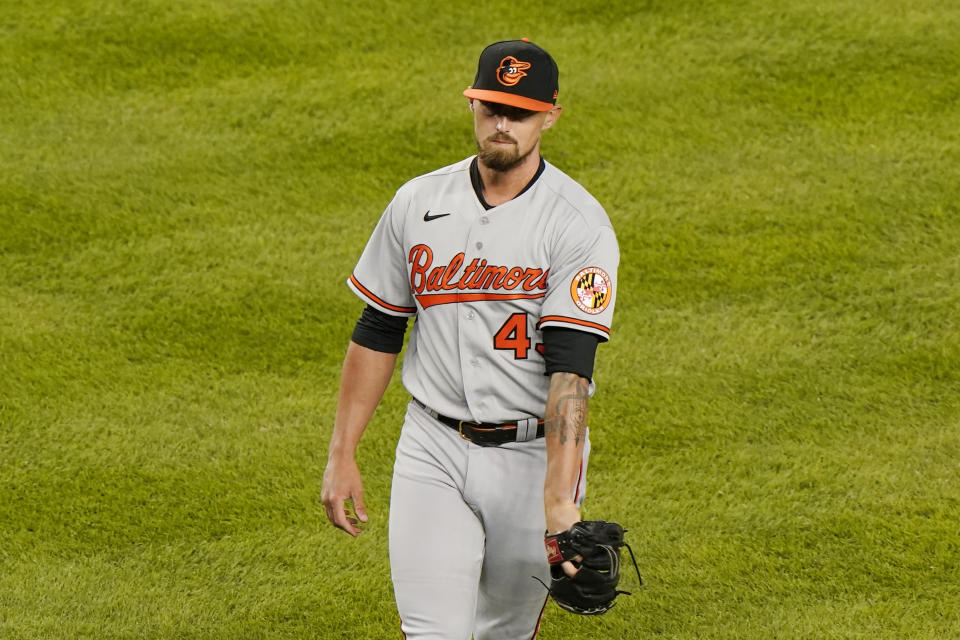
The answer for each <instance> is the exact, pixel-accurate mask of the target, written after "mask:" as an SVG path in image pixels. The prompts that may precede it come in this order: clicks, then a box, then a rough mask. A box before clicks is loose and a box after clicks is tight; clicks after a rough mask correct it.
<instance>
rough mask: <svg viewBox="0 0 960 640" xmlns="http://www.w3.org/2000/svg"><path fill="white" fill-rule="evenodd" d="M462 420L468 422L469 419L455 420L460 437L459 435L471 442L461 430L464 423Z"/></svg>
mask: <svg viewBox="0 0 960 640" xmlns="http://www.w3.org/2000/svg"><path fill="white" fill-rule="evenodd" d="M464 422H470V421H469V420H460V421H458V422H457V431H458V432H459V433H460V437H461V438H463V439H464V440H467V441H470V442H472V440H470V438H469V437H467V435H466V434H465V433H464V432H463V423H464ZM471 424H472V423H471Z"/></svg>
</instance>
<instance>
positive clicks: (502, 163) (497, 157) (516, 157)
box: [477, 133, 533, 172]
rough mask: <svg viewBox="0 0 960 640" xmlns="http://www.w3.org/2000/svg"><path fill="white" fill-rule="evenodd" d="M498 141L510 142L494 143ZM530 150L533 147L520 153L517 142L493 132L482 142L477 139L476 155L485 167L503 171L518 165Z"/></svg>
mask: <svg viewBox="0 0 960 640" xmlns="http://www.w3.org/2000/svg"><path fill="white" fill-rule="evenodd" d="M498 141H503V142H509V143H510V144H509V145H506V146H504V145H500V144H496V142H498ZM531 151H533V147H531V148H530V149H529V150H528V151H527V152H526V153H524V154H521V153H520V148H519V146H518V145H517V142H516V141H515V140H514V139H513V138H510V137H509V136H507V135H505V134H501V133H495V134H493V135H492V136H490V137H489V138H487V139H486V140H484V141H483V142H480V141H479V140H477V157H478V158H479V159H480V162H482V163H483V165H484V166H485V167H487V168H489V169H493V170H494V171H501V172H505V171H509V170H510V169H513V168H514V167H517V166H519V165H520V164H521V163H522V162H523V161H524V160H526V159H527V156H529V155H530V152H531Z"/></svg>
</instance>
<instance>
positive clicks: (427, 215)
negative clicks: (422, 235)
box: [423, 209, 450, 222]
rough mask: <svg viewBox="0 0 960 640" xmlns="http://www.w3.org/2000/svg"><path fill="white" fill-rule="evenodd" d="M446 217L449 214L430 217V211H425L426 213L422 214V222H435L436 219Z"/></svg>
mask: <svg viewBox="0 0 960 640" xmlns="http://www.w3.org/2000/svg"><path fill="white" fill-rule="evenodd" d="M448 215H450V214H449V213H438V214H437V215H435V216H432V215H430V210H429V209H427V212H426V213H425V214H423V221H424V222H430V221H431V220H436V219H437V218H443V217H446V216H448Z"/></svg>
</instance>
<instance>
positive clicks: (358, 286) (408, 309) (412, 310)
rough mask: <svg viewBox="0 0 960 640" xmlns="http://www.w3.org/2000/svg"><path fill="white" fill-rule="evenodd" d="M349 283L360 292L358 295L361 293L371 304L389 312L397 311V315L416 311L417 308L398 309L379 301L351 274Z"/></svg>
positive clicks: (393, 305)
mask: <svg viewBox="0 0 960 640" xmlns="http://www.w3.org/2000/svg"><path fill="white" fill-rule="evenodd" d="M350 282H352V283H353V286H355V287H356V288H357V289H359V290H360V293H362V294H363V295H365V296H367V297H368V298H370V300H372V301H373V302H376V303H377V304H378V305H380V306H381V307H385V308H387V309H390V310H391V311H397V312H399V313H416V311H417V308H416V307H398V306H397V305H395V304H390V303H389V302H384V301H383V300H381V299H380V298H378V297H377V296H375V295H373V293H371V292H370V290H369V289H367V288H366V287H365V286H363V285H362V284H360V281H359V280H357V277H356V276H355V275H353V274H352V273H351V274H350Z"/></svg>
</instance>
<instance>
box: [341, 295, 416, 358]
mask: <svg viewBox="0 0 960 640" xmlns="http://www.w3.org/2000/svg"><path fill="white" fill-rule="evenodd" d="M406 331H407V319H406V318H404V317H402V316H392V315H390V314H389V313H384V312H383V311H380V310H379V309H376V308H374V307H371V306H370V305H367V306H366V307H365V308H364V310H363V313H361V314H360V319H359V320H357V324H356V326H355V327H354V328H353V337H352V338H351V339H352V340H353V341H354V342H356V343H357V344H359V345H360V346H361V347H366V348H368V349H373V350H374V351H381V352H383V353H400V350H401V349H403V334H404V333H406Z"/></svg>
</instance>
